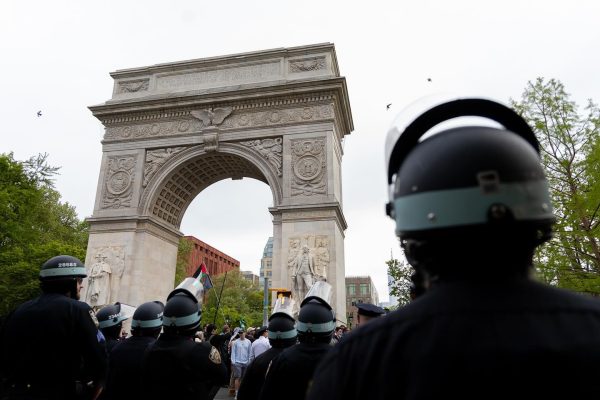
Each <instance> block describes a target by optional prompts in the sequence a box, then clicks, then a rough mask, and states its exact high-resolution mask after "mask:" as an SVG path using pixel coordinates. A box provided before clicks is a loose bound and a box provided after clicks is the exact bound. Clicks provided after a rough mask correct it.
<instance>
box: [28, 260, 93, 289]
mask: <svg viewBox="0 0 600 400" xmlns="http://www.w3.org/2000/svg"><path fill="white" fill-rule="evenodd" d="M86 276H87V274H86V272H85V266H84V265H83V263H82V262H81V261H80V260H79V259H77V258H75V257H72V256H67V255H60V256H56V257H52V258H50V259H49V260H47V261H46V262H45V263H44V264H43V265H42V267H41V268H40V273H39V279H40V288H41V289H42V292H44V293H58V294H62V295H67V296H69V297H71V298H73V299H76V300H79V289H80V288H79V286H78V283H80V281H81V280H82V279H83V278H85V277H86Z"/></svg>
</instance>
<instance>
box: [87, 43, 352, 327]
mask: <svg viewBox="0 0 600 400" xmlns="http://www.w3.org/2000/svg"><path fill="white" fill-rule="evenodd" d="M111 75H112V76H113V78H114V79H115V90H114V92H113V97H112V99H110V100H109V101H107V102H105V103H103V104H101V105H97V106H93V107H90V109H91V110H92V112H93V114H94V116H95V117H97V118H98V119H99V120H100V121H101V123H102V124H103V125H104V129H105V134H104V139H103V141H102V144H103V157H102V164H101V170H100V174H99V179H98V189H97V195H96V202H95V206H94V214H93V215H92V217H90V218H88V221H89V223H90V239H89V244H88V254H87V257H86V265H88V266H89V267H88V269H90V271H91V269H92V268H93V266H94V262H95V260H96V258H97V259H102V257H103V256H102V254H104V253H107V251H108V250H107V249H118V252H116V253H115V251H116V250H115V251H113V253H115V254H117V253H118V255H119V257H118V262H117V261H114V263H115V264H118V266H115V268H114V273H111V276H110V280H111V283H110V287H111V293H110V294H109V295H108V296H105V297H106V298H108V299H110V301H111V302H114V301H121V302H124V303H127V304H132V305H138V304H140V303H141V302H144V301H148V300H157V299H158V300H162V301H164V300H165V298H166V295H167V294H168V293H169V291H170V290H172V288H173V284H174V282H173V279H174V267H175V259H176V254H177V244H178V241H179V238H180V237H181V236H182V232H180V231H179V227H180V224H181V221H182V218H183V216H184V215H185V211H186V209H187V207H188V206H189V204H190V203H191V201H192V200H193V199H194V198H195V197H196V196H197V195H198V193H200V192H201V191H202V190H204V189H205V188H206V187H208V186H210V185H211V184H213V183H215V182H217V181H219V180H222V179H230V178H231V179H240V178H253V179H258V180H260V181H263V182H265V183H266V184H267V185H268V186H269V187H270V188H271V191H272V194H273V206H272V207H271V208H270V209H269V211H270V212H271V214H272V216H273V236H274V247H273V266H274V268H273V284H274V285H276V286H278V287H290V286H291V285H293V282H292V280H293V277H292V272H291V269H290V261H289V260H290V258H291V257H292V256H293V254H294V251H295V248H294V246H295V245H296V243H298V244H302V245H303V246H307V247H308V248H309V251H310V252H312V253H311V256H314V257H315V260H317V259H318V265H317V267H318V270H319V274H320V275H318V276H319V277H320V278H319V279H327V280H328V281H329V282H330V283H332V285H333V286H334V291H335V300H334V304H332V305H333V306H334V308H335V309H336V310H337V312H338V315H341V316H344V315H345V298H344V296H345V285H344V247H343V238H344V230H345V229H346V221H345V219H344V216H343V211H342V192H341V159H342V154H343V151H342V146H341V142H342V140H343V138H344V136H345V135H346V134H349V133H350V131H351V130H352V118H351V113H350V105H349V101H348V94H347V89H346V83H345V79H344V78H343V77H340V75H339V69H338V66H337V60H336V56H335V49H334V47H333V45H331V44H322V45H313V46H302V47H299V48H289V49H276V50H269V51H264V52H253V53H248V54H242V55H234V56H224V57H216V58H210V59H205V60H202V59H201V60H191V61H184V62H178V63H169V64H160V65H155V66H150V67H144V68H139V69H128V70H122V71H116V72H113V73H112V74H111ZM111 251H112V250H111ZM259 251H260V249H257V252H259ZM99 254H100V256H99ZM111 254H112V253H111ZM115 260H117V258H115ZM84 290H86V289H85V288H84ZM84 293H85V291H84Z"/></svg>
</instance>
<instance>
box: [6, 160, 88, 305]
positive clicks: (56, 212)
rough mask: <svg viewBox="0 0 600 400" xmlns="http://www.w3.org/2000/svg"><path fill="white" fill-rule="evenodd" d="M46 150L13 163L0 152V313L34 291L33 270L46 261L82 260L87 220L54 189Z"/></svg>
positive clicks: (53, 169)
mask: <svg viewBox="0 0 600 400" xmlns="http://www.w3.org/2000/svg"><path fill="white" fill-rule="evenodd" d="M47 157H48V155H47V154H41V155H38V156H36V157H32V158H30V159H29V160H26V161H17V160H15V159H14V157H13V154H12V153H9V154H0V270H1V271H2V274H0V315H5V314H7V313H8V312H9V311H10V310H12V309H13V308H15V307H16V306H17V305H19V304H20V303H22V302H23V301H25V300H28V299H30V298H33V297H35V296H37V295H38V294H39V283H38V274H39V269H40V266H41V265H42V264H43V263H44V261H46V260H47V259H49V258H51V257H53V256H56V255H59V254H69V255H73V256H75V257H77V258H80V259H84V258H85V252H86V246H87V239H88V227H87V224H85V223H84V222H81V221H80V220H79V219H78V218H77V213H76V211H75V208H74V207H73V206H71V205H69V204H68V203H61V201H60V194H59V193H58V192H57V191H56V190H55V189H54V185H53V177H54V176H55V175H56V174H57V172H58V168H56V167H52V166H49V165H48V163H47Z"/></svg>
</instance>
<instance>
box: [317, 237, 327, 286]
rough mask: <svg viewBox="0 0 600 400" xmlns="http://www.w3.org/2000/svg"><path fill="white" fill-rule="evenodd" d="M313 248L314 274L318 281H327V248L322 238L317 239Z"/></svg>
mask: <svg viewBox="0 0 600 400" xmlns="http://www.w3.org/2000/svg"><path fill="white" fill-rule="evenodd" d="M316 242H317V243H316V245H317V247H316V248H315V273H316V274H317V276H318V278H319V279H320V280H323V281H326V280H327V269H328V268H329V247H328V241H327V239H326V238H324V237H317V239H316Z"/></svg>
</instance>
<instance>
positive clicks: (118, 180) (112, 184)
mask: <svg viewBox="0 0 600 400" xmlns="http://www.w3.org/2000/svg"><path fill="white" fill-rule="evenodd" d="M135 163H136V156H134V155H126V156H114V157H109V158H108V168H107V171H106V174H105V175H104V183H105V189H104V194H103V196H102V208H127V207H130V206H131V198H132V196H133V182H134V180H135Z"/></svg>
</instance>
